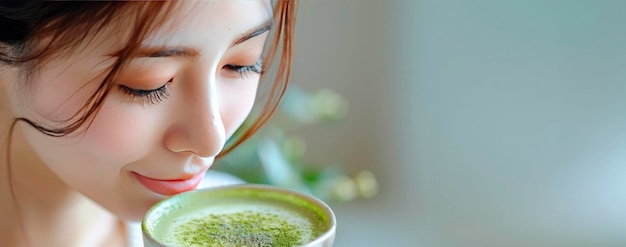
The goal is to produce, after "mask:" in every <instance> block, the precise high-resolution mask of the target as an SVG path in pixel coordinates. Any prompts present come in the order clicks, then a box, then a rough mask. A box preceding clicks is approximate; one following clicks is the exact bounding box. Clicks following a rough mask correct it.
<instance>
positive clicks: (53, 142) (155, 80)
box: [5, 0, 272, 220]
mask: <svg viewBox="0 0 626 247" xmlns="http://www.w3.org/2000/svg"><path fill="white" fill-rule="evenodd" d="M271 15H272V13H271V5H270V3H269V2H268V1H264V0H258V1H255V0H241V1H235V0H216V1H193V2H191V1H185V2H184V3H182V6H181V8H178V9H177V10H176V11H175V12H174V13H173V15H172V16H171V18H170V20H171V21H168V22H166V23H165V24H164V25H163V26H161V27H160V28H159V29H157V31H156V32H155V33H153V34H151V35H149V38H148V39H147V40H145V42H144V44H143V48H142V50H143V52H142V54H143V55H144V56H142V57H138V58H135V59H133V60H132V62H131V63H130V65H129V67H128V68H127V69H126V70H124V72H123V73H122V74H121V75H120V78H119V80H116V81H115V85H114V87H113V90H112V91H111V93H110V94H109V96H108V97H107V99H106V101H105V103H104V104H103V107H102V108H101V110H100V111H99V113H98V114H97V116H96V117H95V119H94V121H93V123H92V124H91V125H90V127H89V129H88V130H87V131H86V132H85V133H84V134H80V133H77V134H70V135H69V136H65V137H50V136H46V135H44V134H42V133H40V132H39V131H37V130H35V129H34V128H32V127H29V126H26V125H25V124H24V125H21V126H23V127H22V128H23V131H24V133H25V135H26V139H27V140H28V143H29V144H30V146H32V149H33V150H34V151H35V152H36V153H37V155H38V156H39V157H40V158H41V160H42V161H43V162H44V163H45V164H46V165H47V166H48V167H49V168H50V170H51V171H52V172H54V173H55V174H56V175H57V176H58V177H59V178H60V179H61V180H62V181H64V182H65V183H66V184H67V185H69V186H70V187H71V188H73V189H75V190H77V191H79V192H81V193H82V194H84V195H86V196H87V197H89V198H91V199H92V200H94V201H96V202H98V203H99V204H101V205H102V206H104V207H105V208H107V209H109V210H111V211H112V212H114V213H115V214H117V215H118V216H120V217H122V218H125V219H134V220H137V219H140V218H141V217H142V216H143V214H144V213H145V211H146V210H147V209H148V208H149V207H150V206H151V205H153V204H154V203H155V202H157V201H158V200H160V199H162V198H163V197H165V196H168V195H172V194H176V193H180V192H183V191H187V190H191V189H193V188H195V187H196V186H197V184H198V183H199V182H200V179H201V178H202V175H203V174H204V173H205V172H206V171H207V169H209V167H210V166H211V164H212V163H213V159H214V157H215V156H216V155H217V154H218V153H219V152H220V150H221V149H222V147H223V146H224V143H225V141H226V139H227V138H228V137H229V136H230V135H231V134H232V133H233V132H234V131H235V130H236V129H237V128H238V127H239V126H240V125H241V123H242V122H243V120H244V119H245V118H246V117H247V115H248V114H249V112H250V110H251V108H252V105H253V102H254V98H255V94H256V89H257V84H258V80H259V76H260V75H259V73H258V69H259V66H258V64H257V62H259V59H260V58H261V53H262V49H263V46H264V44H265V41H266V38H267V32H263V30H265V29H266V28H268V24H269V21H270V20H271V17H272V16H271ZM128 23H129V22H125V21H120V22H119V23H118V24H111V26H110V27H108V28H107V29H106V30H103V31H102V32H101V34H99V35H97V36H96V37H95V38H94V40H93V41H92V42H89V43H85V46H84V49H76V50H75V52H73V53H71V54H69V55H67V56H59V57H57V58H56V59H53V60H51V61H50V62H48V63H46V64H44V65H43V67H42V68H41V69H40V70H39V73H37V74H36V75H35V76H34V79H33V81H32V83H31V84H27V86H24V85H25V83H24V82H23V81H21V80H18V79H17V77H16V78H15V80H12V81H9V82H7V83H5V85H6V87H7V88H8V90H10V91H9V93H8V96H9V100H10V102H11V105H12V110H13V114H14V115H15V116H16V117H25V118H28V119H31V120H34V121H36V122H38V123H43V125H44V126H51V125H52V126H54V124H55V121H62V120H65V119H69V118H72V116H73V115H74V114H75V113H76V112H77V111H79V110H80V109H81V107H82V106H83V104H84V103H85V100H86V99H88V98H89V97H90V96H91V94H92V93H93V92H94V91H95V90H96V87H97V86H98V85H99V84H100V82H101V81H102V80H103V79H104V75H105V73H104V72H106V69H107V68H108V67H109V66H110V65H111V64H112V63H113V59H114V58H112V57H111V56H110V54H111V53H113V52H114V51H115V50H117V49H119V48H121V47H122V46H123V44H120V43H119V40H122V38H120V36H123V35H127V34H128V33H129V30H130V29H129V27H128V26H129V24H128ZM242 73H243V74H242ZM20 165H23V164H20Z"/></svg>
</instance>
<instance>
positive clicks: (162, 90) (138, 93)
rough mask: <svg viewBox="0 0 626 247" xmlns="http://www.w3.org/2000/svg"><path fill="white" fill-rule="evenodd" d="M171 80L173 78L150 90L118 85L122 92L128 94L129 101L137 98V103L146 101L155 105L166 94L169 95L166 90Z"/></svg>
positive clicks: (142, 103) (163, 98) (164, 97)
mask: <svg viewBox="0 0 626 247" xmlns="http://www.w3.org/2000/svg"><path fill="white" fill-rule="evenodd" d="M172 81H174V78H172V79H170V80H169V81H167V83H165V84H163V86H161V87H159V88H157V89H150V90H144V89H134V88H129V87H127V86H124V85H119V87H120V89H121V90H122V92H124V93H125V94H126V95H128V96H130V101H135V100H139V103H140V104H141V105H144V104H146V103H148V104H151V105H155V104H157V103H159V102H161V101H163V100H165V99H166V98H167V96H169V93H168V92H167V85H169V84H170V83H171V82H172Z"/></svg>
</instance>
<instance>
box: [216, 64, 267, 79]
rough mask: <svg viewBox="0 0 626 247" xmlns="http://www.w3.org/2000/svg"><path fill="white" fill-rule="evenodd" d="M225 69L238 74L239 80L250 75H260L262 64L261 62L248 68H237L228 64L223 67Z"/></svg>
mask: <svg viewBox="0 0 626 247" xmlns="http://www.w3.org/2000/svg"><path fill="white" fill-rule="evenodd" d="M224 68H225V69H228V70H230V71H233V72H235V73H238V74H239V76H240V77H241V79H245V78H246V77H248V76H250V73H256V74H261V73H262V72H263V63H262V61H261V60H259V61H257V62H256V63H255V64H253V65H250V66H238V65H232V64H228V65H225V66H224Z"/></svg>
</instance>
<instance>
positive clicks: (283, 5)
mask: <svg viewBox="0 0 626 247" xmlns="http://www.w3.org/2000/svg"><path fill="white" fill-rule="evenodd" d="M296 5H297V2H296V0H276V1H275V2H274V27H273V30H272V34H273V35H272V36H271V37H270V40H271V43H269V44H268V46H267V47H266V53H265V59H264V64H263V71H267V70H268V69H269V66H271V65H272V64H277V65H278V67H277V68H276V73H275V76H276V77H275V78H274V80H273V83H272V86H271V89H270V90H269V94H268V95H267V98H266V99H265V103H264V104H262V106H260V107H259V108H260V112H259V113H257V114H251V116H253V117H254V119H253V121H247V123H250V124H248V125H246V126H243V127H245V129H244V130H240V131H238V132H239V133H241V134H239V135H237V136H238V138H237V139H236V140H232V141H230V142H229V145H228V146H227V147H225V149H224V150H223V151H222V152H221V153H220V156H223V155H224V154H226V153H228V152H229V151H230V150H232V148H234V147H235V146H237V145H238V144H240V143H241V142H243V141H244V140H245V139H247V138H248V137H249V136H251V135H252V134H253V133H254V132H256V131H257V130H258V129H259V128H260V127H261V126H262V125H263V124H264V123H265V122H267V120H268V119H269V118H270V116H271V115H272V114H273V112H274V111H275V109H276V107H277V105H278V102H279V101H280V98H281V97H282V95H283V94H284V92H285V89H286V86H287V82H288V79H289V76H290V72H291V66H290V65H291V56H292V44H293V33H294V28H295V12H296ZM176 7H177V4H176V2H175V1H147V2H137V1H132V2H124V1H107V2H98V1H62V2H61V1H51V2H47V1H7V0H2V1H1V2H0V63H4V64H5V65H8V66H16V67H19V68H20V71H21V72H22V73H21V74H23V75H24V78H25V79H24V81H25V83H28V78H29V77H30V75H32V74H33V73H36V71H37V69H38V67H39V66H41V64H43V63H45V62H46V61H48V60H50V59H51V58H53V57H55V56H62V55H64V54H67V53H69V52H72V51H73V50H74V49H78V47H79V45H80V44H82V43H83V42H85V41H87V42H90V41H92V40H90V39H93V38H94V36H95V35H96V34H97V33H98V32H100V31H102V30H103V29H104V28H105V27H106V26H107V25H108V24H110V23H112V22H113V21H114V20H116V18H120V17H122V16H123V17H126V18H132V20H133V21H134V22H133V24H132V25H131V28H132V30H131V31H130V32H129V33H130V36H129V37H128V40H127V42H126V45H125V46H124V47H123V48H122V49H121V50H119V51H117V52H116V53H115V54H114V55H115V56H116V61H115V62H114V63H113V65H112V66H111V67H110V68H109V70H108V73H107V74H106V77H105V78H104V80H103V81H102V82H101V83H100V85H99V87H98V88H97V90H96V91H95V92H94V93H93V94H92V95H91V97H89V99H88V100H87V101H86V102H85V104H84V105H83V107H82V108H81V110H79V111H78V112H76V113H75V114H74V115H73V116H72V117H70V118H68V119H67V120H63V121H61V122H60V123H59V124H60V125H61V127H47V126H42V125H40V124H39V123H36V122H34V121H31V120H29V119H26V118H17V119H15V121H24V122H26V123H28V124H30V125H31V126H32V127H34V128H36V129H37V130H39V131H41V132H42V133H44V134H47V135H50V136H65V135H67V134H70V133H73V132H75V131H76V130H79V129H81V128H82V130H86V129H88V128H89V126H90V124H91V122H92V121H93V119H94V117H95V115H96V114H97V113H98V111H99V110H100V108H101V106H102V104H103V102H104V100H105V98H106V96H107V95H108V93H109V92H110V90H111V89H112V87H113V85H114V83H113V82H114V81H115V80H116V79H117V76H118V74H119V73H120V71H122V70H123V69H124V68H125V66H126V65H127V64H128V63H129V61H130V60H131V59H132V58H133V57H134V56H135V55H136V52H137V51H138V49H139V48H140V45H141V43H142V42H143V40H144V39H145V38H146V36H147V35H149V34H150V33H151V32H153V31H154V30H155V29H156V28H158V27H159V26H161V25H162V24H163V23H164V22H165V21H166V20H167V18H168V16H169V15H170V13H171V12H172V11H173V10H174V9H175V8H176ZM277 57H280V60H278V61H275V58H277ZM263 74H264V75H265V73H263ZM265 79H266V78H263V80H265ZM83 127H84V128H83Z"/></svg>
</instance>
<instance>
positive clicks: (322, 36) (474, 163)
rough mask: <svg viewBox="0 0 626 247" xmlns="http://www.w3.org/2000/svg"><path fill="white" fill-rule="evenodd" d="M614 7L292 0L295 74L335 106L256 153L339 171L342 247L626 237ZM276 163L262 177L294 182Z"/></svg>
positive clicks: (622, 50) (624, 94) (615, 240)
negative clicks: (295, 8) (327, 117)
mask: <svg viewBox="0 0 626 247" xmlns="http://www.w3.org/2000/svg"><path fill="white" fill-rule="evenodd" d="M624 10H626V1H622V0H524V1H501V0H472V1H467V0H417V1H416V0H393V1H380V0H342V1H333V0H301V1H300V8H299V12H298V14H299V15H298V25H297V26H298V27H297V28H298V29H297V33H296V36H297V37H296V45H295V47H296V57H295V61H294V74H293V77H292V83H293V85H294V87H295V88H298V89H299V90H303V91H304V92H310V93H309V94H310V95H316V94H318V93H319V92H320V90H322V91H323V92H325V94H324V93H323V95H326V96H324V97H321V98H323V99H326V100H330V101H331V102H334V103H332V104H330V105H331V106H330V108H332V109H334V113H333V114H335V115H337V116H335V117H336V118H333V117H331V118H333V119H331V120H333V121H321V120H320V119H317V120H316V121H311V120H310V119H309V121H308V122H307V120H306V116H305V117H304V120H303V119H302V118H301V119H300V122H298V121H295V122H296V123H300V124H299V125H296V126H298V127H297V128H296V127H293V126H294V124H293V123H292V124H290V125H287V126H290V127H286V130H285V129H283V131H280V129H281V128H282V127H280V126H284V125H279V126H278V127H276V126H275V127H270V128H274V130H270V131H267V133H273V134H268V135H270V136H273V137H274V140H280V141H274V142H270V144H271V145H269V146H270V147H272V146H274V147H291V148H286V149H288V150H287V151H285V148H283V151H284V152H283V153H280V152H277V153H278V154H277V155H276V157H274V158H273V159H270V158H267V157H265V158H264V157H257V159H258V160H261V161H262V160H268V159H270V160H278V161H279V162H277V163H281V162H282V163H289V162H288V161H295V162H296V163H297V164H296V165H295V168H294V165H293V163H294V162H291V163H292V165H291V166H289V165H287V166H285V167H291V168H285V169H288V170H289V169H291V172H294V171H295V172H300V173H304V172H303V171H304V170H313V171H312V172H310V171H309V172H308V173H307V174H305V175H303V176H302V177H303V178H302V179H300V180H298V181H300V182H302V181H304V182H305V184H308V185H311V183H312V182H311V181H313V182H315V181H318V180H319V181H321V180H323V179H322V178H324V176H326V177H328V178H332V179H331V180H332V181H335V182H336V181H341V182H342V183H335V184H333V186H339V187H341V188H343V191H344V192H345V191H346V190H347V191H348V193H347V194H346V193H344V194H341V193H339V195H343V196H344V197H343V199H342V197H341V196H340V197H337V195H335V197H333V196H332V195H330V196H329V197H328V198H329V199H328V201H329V203H330V204H331V206H332V207H333V209H334V210H335V213H336V214H337V218H338V222H339V226H338V230H337V240H336V245H335V246H337V247H344V246H416V247H418V246H427V247H431V246H568V247H576V246H581V247H582V246H626V83H625V81H626V69H625V65H626V29H625V28H624V26H625V25H626V14H624ZM329 92H330V93H329ZM291 94H292V95H298V94H297V93H291ZM310 95H309V96H307V94H304V95H303V94H302V93H301V94H300V96H301V98H302V97H304V98H306V97H310ZM329 95H330V96H329ZM305 96H306V97H305ZM295 98H296V99H298V97H295ZM285 102H290V103H289V105H290V106H293V105H298V104H301V102H300V103H294V102H296V101H293V100H292V101H285ZM318 103H319V102H318ZM333 107H334V108H333ZM287 108H289V107H287ZM292 111H293V109H292ZM311 114H313V113H309V115H311ZM287 115H289V114H287ZM292 115H294V113H292ZM296 115H297V114H296ZM313 115H314V114H313ZM331 115H332V114H331ZM333 116H334V115H333ZM292 118H293V116H292ZM296 118H297V117H296ZM278 119H281V117H278ZM322 120H323V119H322ZM277 121H283V122H284V121H285V120H284V118H283V119H282V120H277ZM292 122H294V121H292ZM303 122H305V123H306V124H302V123H303ZM276 129H278V131H277V130H276ZM276 133H278V134H276ZM285 136H290V138H291V139H290V138H286V137H285ZM259 143H265V144H267V142H266V141H263V140H260V141H257V142H256V143H255V144H254V145H259ZM272 143H273V144H272ZM281 143H283V144H284V143H290V144H289V145H286V146H285V145H282V144H281ZM266 146H267V145H266ZM294 147H295V148H294ZM278 149H280V148H278ZM278 149H277V148H274V149H272V148H269V149H268V148H265V149H263V150H265V152H260V151H259V152H258V153H265V154H266V153H272V152H273V151H272V150H274V151H276V150H278ZM294 150H295V151H294ZM280 154H283V155H282V156H281V155H280ZM261 156H263V155H261ZM281 157H283V158H281ZM275 163H276V162H275ZM302 167H305V168H306V169H301V168H302ZM270 169H271V168H270ZM281 171H282V173H284V169H283V170H280V169H278V170H276V169H275V170H274V171H273V173H276V174H279V175H276V174H274V175H272V172H270V175H266V176H265V177H264V178H260V179H265V180H267V181H283V182H285V181H286V182H285V183H296V184H300V185H301V183H297V182H298V181H296V182H294V180H289V179H286V180H285V179H283V180H281V175H280V174H282V173H281ZM320 174H322V175H320ZM324 174H326V175H324ZM328 174H331V175H328ZM282 177H283V178H284V177H285V176H282ZM346 178H349V179H347V180H346ZM363 178H365V179H363ZM251 179H254V178H251ZM257 179H259V178H257ZM316 179H318V180H316ZM360 179H361V180H363V181H360ZM287 180H288V181H287ZM307 181H308V182H307ZM359 181H360V182H359ZM300 185H296V186H300ZM314 185H315V184H314ZM342 186H343V187H342ZM346 186H347V187H346ZM322 187H323V186H322ZM331 187H332V186H331ZM317 188H319V186H318V187H317ZM346 188H347V189H346ZM355 188H356V189H355ZM363 188H365V190H363ZM335 189H336V188H335ZM341 191H342V190H339V192H341ZM350 191H352V192H355V191H356V192H355V193H356V194H354V193H352V194H350V193H349V192H350ZM335 192H337V191H335ZM346 196H347V198H346Z"/></svg>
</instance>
